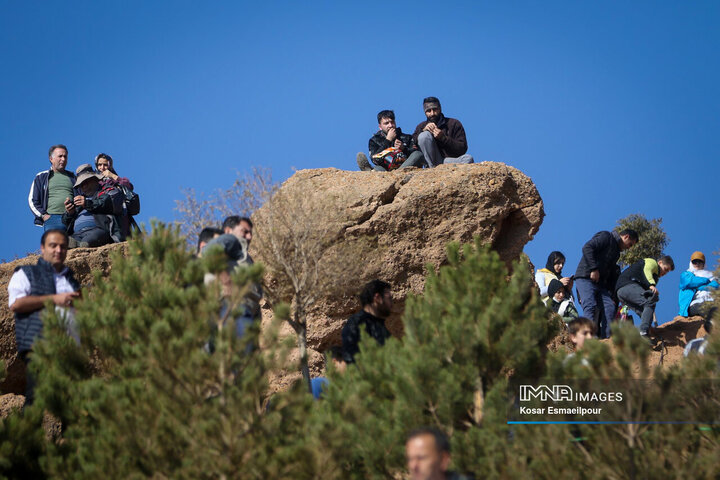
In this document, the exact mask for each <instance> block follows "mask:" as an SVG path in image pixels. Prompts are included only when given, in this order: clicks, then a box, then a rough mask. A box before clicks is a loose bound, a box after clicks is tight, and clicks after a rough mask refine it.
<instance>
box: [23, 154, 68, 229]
mask: <svg viewBox="0 0 720 480" xmlns="http://www.w3.org/2000/svg"><path fill="white" fill-rule="evenodd" d="M48 155H49V157H50V170H46V171H42V172H40V173H38V174H37V175H35V179H34V180H33V182H32V184H31V185H30V194H29V195H28V204H29V205H30V210H31V211H32V213H33V215H35V225H38V226H40V225H42V226H43V227H44V229H45V231H46V232H47V231H48V230H64V229H65V225H64V224H63V222H62V215H63V213H65V202H66V201H67V200H72V198H73V196H74V194H73V184H74V183H75V175H74V174H73V173H71V172H68V171H66V170H65V167H67V161H68V150H67V147H66V146H65V145H53V146H52V147H50V150H49V152H48Z"/></svg>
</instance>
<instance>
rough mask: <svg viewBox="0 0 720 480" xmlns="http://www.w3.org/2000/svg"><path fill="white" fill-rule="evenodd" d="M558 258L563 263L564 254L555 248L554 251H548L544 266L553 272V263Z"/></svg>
mask: <svg viewBox="0 0 720 480" xmlns="http://www.w3.org/2000/svg"><path fill="white" fill-rule="evenodd" d="M560 259H562V261H563V263H565V255H563V254H562V252H558V251H557V250H555V251H554V252H550V255H548V259H547V263H545V268H547V269H548V270H550V271H551V272H553V273H556V272H555V264H556V263H557V261H558V260H560Z"/></svg>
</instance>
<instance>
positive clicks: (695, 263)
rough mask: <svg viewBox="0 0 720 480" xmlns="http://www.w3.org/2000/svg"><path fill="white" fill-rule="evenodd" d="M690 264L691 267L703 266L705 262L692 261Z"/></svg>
mask: <svg viewBox="0 0 720 480" xmlns="http://www.w3.org/2000/svg"><path fill="white" fill-rule="evenodd" d="M692 264H693V265H705V262H704V261H702V260H693V261H692Z"/></svg>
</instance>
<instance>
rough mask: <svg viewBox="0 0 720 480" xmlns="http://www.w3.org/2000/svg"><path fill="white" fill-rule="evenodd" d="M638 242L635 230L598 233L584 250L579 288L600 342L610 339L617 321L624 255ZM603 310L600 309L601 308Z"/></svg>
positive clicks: (581, 303)
mask: <svg viewBox="0 0 720 480" xmlns="http://www.w3.org/2000/svg"><path fill="white" fill-rule="evenodd" d="M637 241H638V234H637V232H636V231H635V230H631V229H629V228H628V229H625V230H623V231H621V232H620V233H618V232H607V231H603V232H598V233H596V234H595V235H594V236H593V237H592V238H591V239H590V240H589V241H588V242H587V243H586V244H585V245H583V248H582V258H581V259H580V263H579V264H578V267H577V271H576V272H575V288H576V289H577V294H578V300H579V301H580V305H582V309H583V314H584V316H585V317H587V318H589V319H591V320H593V321H594V322H595V327H596V328H595V331H596V332H597V333H598V338H609V337H610V322H612V320H613V318H615V309H616V307H617V306H616V304H615V300H614V299H613V293H614V292H615V282H616V281H617V278H618V274H619V272H620V267H618V265H617V261H618V259H619V258H620V252H621V251H623V250H627V249H628V248H631V247H632V246H633V245H635V244H636V243H637ZM598 306H600V308H598Z"/></svg>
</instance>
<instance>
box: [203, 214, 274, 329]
mask: <svg viewBox="0 0 720 480" xmlns="http://www.w3.org/2000/svg"><path fill="white" fill-rule="evenodd" d="M251 228H252V227H251ZM249 236H250V237H252V233H251V232H250V233H249ZM246 237H247V236H240V237H239V236H237V235H236V234H233V233H223V234H222V235H219V236H217V237H215V238H213V239H212V240H210V241H209V242H207V245H205V247H203V249H202V251H201V256H203V257H204V256H205V254H206V253H207V252H208V251H209V250H211V249H213V248H215V249H217V248H218V246H219V247H220V248H221V249H222V252H223V253H224V254H225V257H226V259H227V268H226V269H225V270H223V271H221V272H220V273H219V274H218V275H217V277H216V276H215V275H213V274H210V273H208V274H205V283H206V284H209V283H211V282H212V281H214V280H216V279H217V280H218V281H219V282H220V285H221V286H222V295H223V302H222V306H221V309H220V317H221V318H223V317H225V316H226V314H227V309H228V308H229V307H230V304H229V303H228V299H230V298H231V297H232V294H233V289H234V288H236V287H235V286H234V284H233V283H232V278H231V276H232V273H233V272H234V271H235V269H236V268H240V267H243V266H245V267H247V266H249V265H252V260H251V259H250V257H249V255H248V253H247V248H248V243H249V240H248V239H247V238H246ZM262 294H263V293H262V288H261V287H260V285H257V284H254V283H253V284H250V285H249V286H248V290H247V292H246V293H245V295H244V297H243V298H242V308H241V313H240V315H238V316H236V317H235V335H236V336H237V337H238V338H241V337H243V336H244V335H245V332H247V330H248V328H250V327H251V326H252V324H253V323H254V322H256V321H258V320H259V319H260V299H261V298H262Z"/></svg>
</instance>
